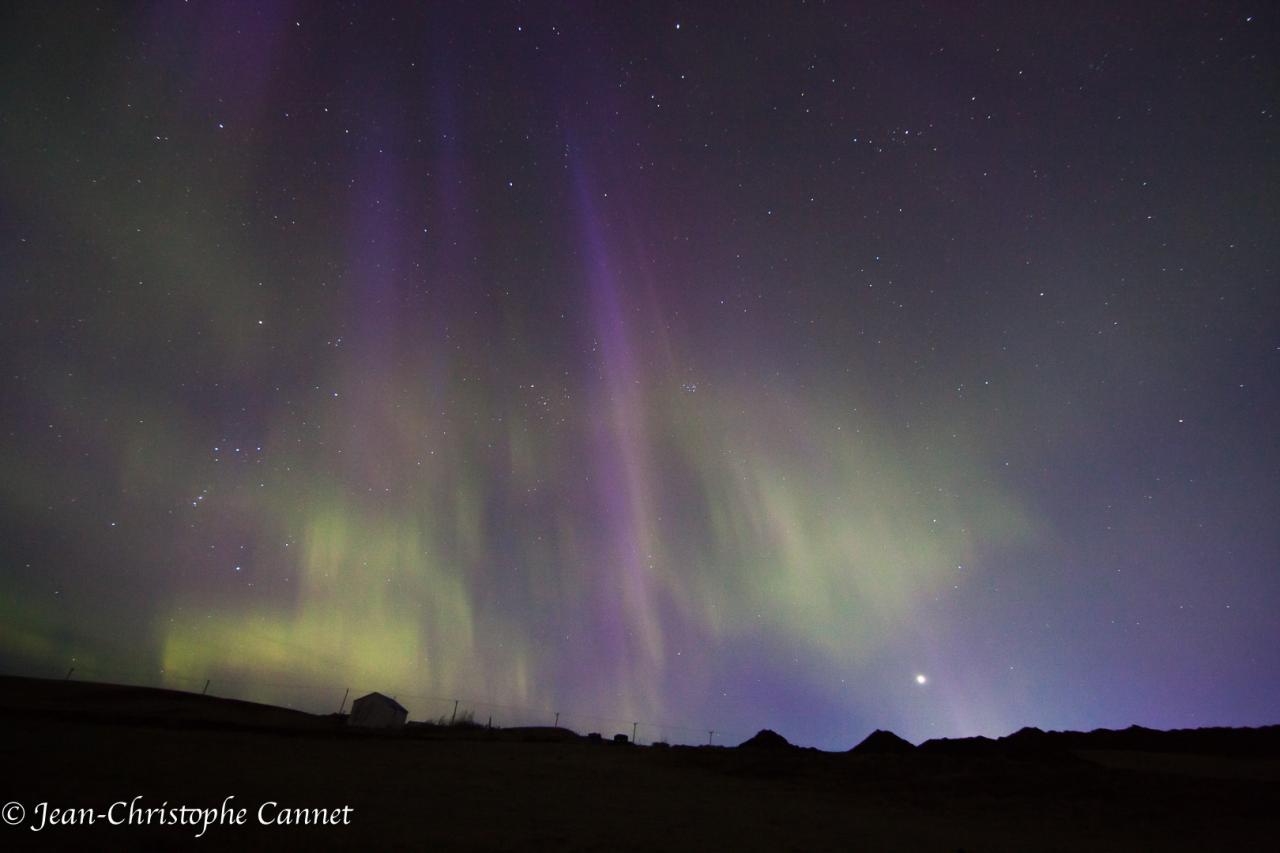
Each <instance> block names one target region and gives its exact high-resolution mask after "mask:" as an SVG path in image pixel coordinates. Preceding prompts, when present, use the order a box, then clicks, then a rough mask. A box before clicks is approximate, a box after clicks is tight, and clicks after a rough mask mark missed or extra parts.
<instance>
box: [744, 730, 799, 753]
mask: <svg viewBox="0 0 1280 853" xmlns="http://www.w3.org/2000/svg"><path fill="white" fill-rule="evenodd" d="M792 748H793V747H792V746H791V742H790V741H788V740H787V739H786V738H784V737H783V736H782V735H780V734H778V733H777V732H775V731H773V730H772V729H761V730H760V731H758V732H756V734H755V736H753V737H751V738H748V739H747V740H744V741H743V742H742V743H740V744H738V749H792Z"/></svg>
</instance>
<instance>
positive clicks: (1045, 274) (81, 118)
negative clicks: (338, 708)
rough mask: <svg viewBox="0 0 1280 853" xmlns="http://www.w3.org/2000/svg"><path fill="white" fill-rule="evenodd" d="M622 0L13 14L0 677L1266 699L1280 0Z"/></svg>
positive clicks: (1193, 707) (298, 696)
mask: <svg viewBox="0 0 1280 853" xmlns="http://www.w3.org/2000/svg"><path fill="white" fill-rule="evenodd" d="M635 6H636V8H632V9H629V10H623V9H619V8H614V7H613V4H606V5H602V6H598V7H586V6H581V7H580V6H578V5H554V4H552V5H547V6H545V7H533V6H525V5H521V4H493V5H488V4H471V5H468V6H466V7H465V8H464V7H449V8H440V9H435V10H433V11H428V10H424V9H420V8H418V4H404V5H401V4H394V3H392V4H381V5H377V4H375V5H372V6H369V7H362V8H347V7H346V6H323V7H322V6H313V5H310V4H303V3H247V2H246V3H218V4H200V3H193V4H177V3H172V4H170V3H156V4H141V5H137V6H125V7H120V8H118V9H114V10H106V11H102V10H97V11H90V10H87V9H70V8H68V9H62V10H59V9H50V8H35V9H28V10H25V11H21V12H11V13H9V14H10V17H11V18H12V19H13V20H11V21H10V23H9V25H7V26H6V27H5V28H4V35H3V36H2V37H0V38H3V41H4V49H3V51H0V68H3V75H4V80H5V83H6V85H5V86H4V87H2V89H0V99H2V100H3V103H2V107H3V109H0V127H2V128H3V133H2V134H0V155H2V156H0V194H2V197H3V201H2V202H0V236H2V238H3V240H2V248H0V269H2V270H3V276H4V282H3V294H2V295H0V309H2V312H3V313H2V314H0V322H2V323H3V330H4V336H3V341H2V342H0V361H2V362H3V368H4V369H3V375H2V376H0V383H2V386H3V392H2V393H3V405H2V406H0V429H2V430H3V435H4V440H3V444H0V534H2V535H3V541H4V543H5V546H4V551H5V553H4V556H3V558H2V559H3V565H2V566H0V668H2V669H3V670H4V671H7V672H20V673H23V674H41V675H56V676H61V675H63V674H64V673H65V671H66V670H67V669H68V668H70V667H72V666H75V667H77V670H78V672H79V673H80V677H84V678H94V677H97V678H103V679H106V680H132V681H135V682H138V683H148V684H168V685H172V686H180V687H183V686H189V685H190V684H192V683H194V684H196V686H197V687H198V685H199V683H200V682H202V681H203V680H204V679H206V678H208V679H210V680H211V681H212V682H213V683H215V684H220V685H232V684H234V685H237V687H236V688H235V690H232V689H231V688H229V687H228V688H226V692H227V694H229V695H242V696H246V697H248V698H261V699H268V700H271V701H288V702H291V703H296V704H301V705H303V706H304V707H314V708H315V709H317V710H331V708H329V707H328V706H329V705H335V704H336V697H334V698H332V701H331V696H330V693H331V692H332V691H329V690H328V688H329V687H333V689H334V690H336V691H337V694H336V695H339V696H340V695H341V693H342V690H343V689H344V688H345V687H346V686H352V685H354V686H356V687H357V688H367V689H370V690H373V689H376V690H382V691H383V692H387V693H395V694H398V695H402V696H406V697H452V696H460V697H464V698H467V699H472V700H484V701H487V702H490V703H492V704H493V706H494V707H499V708H507V709H521V710H519V711H514V710H513V711H512V712H511V714H510V715H509V718H510V719H514V718H515V717H520V718H521V719H522V720H523V719H524V718H525V717H530V715H531V713H532V712H531V711H530V710H529V709H553V710H554V709H567V711H566V713H567V714H569V713H570V712H578V713H579V715H580V716H586V715H595V716H597V717H605V718H609V719H611V720H641V721H673V722H678V723H680V724H681V725H687V726H688V727H689V731H690V732H692V734H687V733H685V732H684V730H677V729H675V728H671V729H670V730H669V731H667V730H662V729H661V727H657V726H654V727H652V728H651V729H650V730H649V731H648V734H647V737H649V738H653V737H658V736H666V737H671V738H673V739H681V740H683V739H690V740H694V739H699V738H702V739H705V735H698V734H697V732H699V731H701V730H704V729H705V730H710V729H717V730H720V731H728V732H742V733H746V734H750V733H751V732H754V731H755V730H756V729H758V728H762V727H766V726H767V727H769V728H773V729H775V730H778V731H780V732H781V733H783V734H784V735H786V736H787V737H788V738H790V739H791V740H793V741H797V742H801V743H807V744H813V745H819V746H824V747H831V748H847V747H848V746H851V745H853V744H854V743H856V742H857V741H859V740H861V738H862V737H863V736H865V734H866V733H868V732H869V731H870V730H872V729H874V728H887V729H892V730H894V731H896V732H898V733H899V734H901V735H903V736H905V737H908V738H909V739H912V740H920V739H923V738H926V737H931V736H953V735H966V734H975V733H984V734H988V735H999V734H1004V733H1007V732H1008V731H1012V730H1014V729H1016V728H1018V727H1020V726H1022V725H1039V726H1041V727H1042V728H1063V727H1072V728H1091V727H1094V726H1104V725H1105V726H1125V725H1128V724H1130V723H1140V724H1144V725H1150V726H1160V727H1168V726H1193V725H1216V724H1224V725H1232V724H1260V723H1271V722H1276V720H1275V718H1274V709H1275V708H1276V707H1277V703H1278V702H1280V688H1278V687H1277V685H1280V655H1277V652H1276V649H1277V648H1280V630H1277V619H1276V615H1275V614H1276V613H1277V612H1280V571H1277V569H1278V568H1280V538H1278V536H1277V532H1276V530H1277V526H1276V524H1275V519H1276V518H1277V517H1280V494H1278V491H1280V490H1278V489H1277V485H1276V484H1277V482H1278V480H1277V474H1280V470H1277V469H1278V468H1280V464H1278V461H1277V455H1276V448H1277V443H1276V440H1275V436H1276V434H1277V426H1280V425H1278V424H1277V416H1276V414H1277V395H1276V380H1275V377H1276V376H1277V375H1280V364H1278V363H1277V362H1278V361H1280V328H1278V324H1277V317H1278V316H1280V312H1277V308H1278V307H1280V306H1278V305H1277V302H1278V301H1280V300H1278V299H1277V284H1276V282H1277V261H1278V260H1280V257H1278V255H1280V250H1278V249H1277V245H1280V244H1277V242H1276V241H1275V239H1274V236H1275V234H1276V233H1277V232H1278V229H1277V226H1278V225H1280V221H1278V220H1280V211H1278V210H1277V207H1276V204H1275V197H1276V196H1275V190H1274V187H1275V180H1276V177H1277V175H1280V155H1278V154H1277V151H1280V147H1277V145H1276V127H1277V125H1276V122H1277V109H1278V106H1277V104H1276V101H1275V93H1276V87H1275V80H1276V79H1277V72H1278V71H1280V69H1278V68H1277V56H1280V52H1278V51H1277V50H1276V47H1277V41H1276V28H1275V22H1274V21H1273V20H1271V19H1269V18H1268V17H1267V16H1266V15H1263V14H1260V13H1256V12H1255V11H1252V10H1251V8H1249V7H1246V6H1234V5H1232V4H1227V5H1225V6H1224V5H1222V4H1203V5H1196V4H1192V5H1190V6H1187V7H1179V8H1178V9H1176V10H1170V9H1167V8H1158V7H1153V8H1152V9H1151V10H1150V13H1149V14H1148V12H1147V11H1144V10H1142V9H1140V8H1137V7H1135V8H1133V9H1130V10H1128V11H1117V10H1115V9H1113V8H1111V7H1109V6H1100V7H1099V8H1098V9H1097V10H1094V13H1093V14H1092V15H1091V13H1089V12H1087V11H1085V12H1080V13H1079V17H1078V18H1071V19H1068V18H1065V17H1063V16H1064V15H1065V12H1063V11H1062V10H1061V9H1057V8H1056V7H1054V6H1045V7H1043V8H1042V9H1040V10H1039V12H1037V10H1035V9H1032V8H1029V7H1028V8H1023V7H1019V8H1018V9H1017V10H1008V9H1006V10H1002V11H1001V12H1000V13H998V14H983V15H965V14H962V13H959V12H957V11H956V10H955V9H953V8H951V7H950V6H948V5H946V4H938V5H936V6H934V7H932V8H928V7H927V8H926V9H925V10H924V11H921V10H919V9H914V8H913V10H912V12H911V13H910V14H909V15H904V14H902V12H901V11H900V10H896V7H890V6H884V7H876V6H874V5H873V6H870V7H864V6H861V5H842V4H829V5H819V6H818V7H817V8H810V7H808V6H801V5H791V4H787V5H782V4H779V5H776V6H769V5H767V4H766V5H763V6H760V7H759V8H757V9H756V10H754V11H752V12H751V13H749V14H746V13H738V12H734V11H731V10H729V9H728V7H726V8H724V9H720V10H719V11H713V10H711V9H710V8H706V7H699V6H691V5H680V4H677V5H672V6H664V5H661V4H659V5H653V4H635ZM1263 11H1265V10H1263ZM285 685H308V686H309V689H310V688H312V687H314V688H317V690H316V691H313V692H310V693H308V692H306V691H301V692H299V690H292V688H289V689H286V687H285ZM319 688H324V689H319ZM405 704H406V705H408V706H409V707H410V711H411V712H412V713H413V715H414V716H420V717H426V716H436V715H439V714H440V713H443V712H444V711H446V710H447V708H443V707H441V706H440V705H439V704H438V702H435V701H434V700H432V701H427V700H426V699H423V700H422V701H420V702H418V704H417V706H415V704H414V702H413V701H406V703H405ZM568 722H570V724H573V721H572V720H569V721H568ZM579 727H581V728H589V727H590V726H589V725H588V724H587V723H585V722H584V723H582V724H581V725H580V726H579ZM618 730H620V731H622V730H625V729H621V728H620V729H618Z"/></svg>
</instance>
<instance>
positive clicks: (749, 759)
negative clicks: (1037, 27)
mask: <svg viewBox="0 0 1280 853" xmlns="http://www.w3.org/2000/svg"><path fill="white" fill-rule="evenodd" d="M1227 751H1234V752H1236V753H1237V754H1233V755H1221V754H1218V755H1215V754H1204V753H1199V752H1196V751H1194V750H1188V749H1187V748H1185V745H1184V746H1183V747H1179V751H1177V752H1152V751H1145V750H1132V749H1111V750H1094V749H1086V750H1070V751H1064V750H1057V749H1055V750H1038V751H1026V750H1024V751H1021V752H1017V751H1015V752H999V751H995V750H991V751H989V754H984V753H980V752H978V751H973V750H970V753H968V754H966V753H962V752H955V751H946V750H938V751H925V750H915V751H912V752H909V753H906V754H900V755H898V754H840V753H823V752H817V751H813V750H799V749H787V748H781V749H767V748H766V749H747V748H738V749H722V748H715V749H713V748H667V749H660V748H653V747H631V746H617V745H614V744H611V743H596V742H588V741H586V740H584V739H581V738H578V737H576V736H574V735H573V734H572V733H569V732H565V731H563V730H553V729H527V730H507V731H504V732H497V733H489V732H486V731H483V730H480V731H476V730H466V729H443V728H419V729H415V730H413V731H412V732H410V733H408V734H406V735H402V736H398V737H387V736H360V735H359V734H357V733H352V732H349V731H345V730H343V729H341V728H340V727H339V726H338V724H337V723H336V721H334V720H332V719H331V718H322V717H312V716H310V715H305V714H299V713H297V712H293V711H288V710H285V709H278V708H269V707H267V706H260V705H250V704H248V703H239V702H230V701H228V700H218V699H213V698H211V697H200V696H191V695H190V694H182V693H170V692H168V691H147V690H140V689H138V688H119V687H111V686H109V685H76V684H74V683H63V682H47V681H37V680H31V679H15V678H3V677H0V778H2V779H3V781H2V783H0V803H8V804H10V805H6V806H4V809H5V813H4V815H3V816H4V817H5V819H6V821H8V820H10V819H12V818H13V817H15V816H16V811H14V810H13V806H12V804H14V803H16V804H18V805H19V806H21V807H22V810H23V812H24V816H23V817H22V818H21V819H20V820H19V821H18V823H17V825H4V824H0V848H3V849H7V850H21V849H29V848H59V849H84V850H89V849H104V848H105V849H124V850H136V849H156V850H170V849H175V848H185V847H193V848H194V847H200V848H204V849H209V850H214V849H232V848H234V849H264V848H268V847H270V848H274V849H281V850H289V849H300V848H306V849H330V848H356V847H363V848H366V849H379V848H381V849H407V848H414V849H420V850H601V851H612V850H670V849H685V850H940V851H942V850H946V851H955V850H968V851H987V850H1019V851H1024V850H1221V849H1263V848H1266V849H1271V845H1272V844H1274V843H1275V841H1276V837H1277V830H1280V817H1277V815H1278V814H1280V758H1278V757H1277V756H1276V755H1275V754H1261V755H1258V754H1239V752H1240V751H1239V750H1227ZM228 796H234V799H233V800H232V801H231V805H232V807H233V808H244V809H247V812H246V815H245V825H243V826H235V825H228V824H225V823H223V824H214V825H211V826H210V827H209V828H208V829H207V831H206V832H205V834H204V836H203V837H202V838H199V839H196V838H195V837H194V836H195V834H196V832H198V831H200V827H198V826H194V827H193V826H159V827H150V828H137V827H132V828H131V827H127V826H111V825H109V823H108V821H107V811H108V809H109V808H110V806H111V804H112V803H115V802H117V801H130V800H132V799H133V798H134V797H141V798H142V799H141V800H140V801H138V802H139V805H141V806H143V807H160V806H161V805H162V804H166V803H167V804H168V806H170V807H173V806H178V805H188V806H198V807H201V808H217V807H218V806H219V805H220V804H222V803H223V801H224V800H225V799H226V798H227V797H228ZM270 802H276V803H279V804H280V806H281V807H283V808H293V807H304V808H308V809H311V808H328V809H341V808H342V807H344V806H349V807H350V811H349V813H348V814H349V823H348V825H345V826H344V825H340V824H339V825H331V826H301V827H299V826H279V825H266V826H264V825H261V824H260V823H259V820H258V814H257V813H258V808H259V806H260V805H261V804H263V803H270ZM42 803H47V804H48V806H49V808H50V809H52V808H60V809H62V808H73V809H88V810H92V811H93V812H95V813H96V814H98V815H100V817H97V818H96V819H95V822H94V824H93V825H86V824H85V823H83V820H84V817H83V815H82V814H78V815H76V816H77V817H78V818H80V820H81V821H82V822H80V823H78V824H77V825H58V826H46V827H45V828H43V829H41V830H39V831H33V830H32V829H31V826H33V825H38V824H39V822H40V820H41V817H40V816H41V813H42V811H41V809H42V807H41V805H40V804H42ZM278 813H279V812H278V809H277V808H276V807H271V806H269V807H268V808H267V817H268V818H271V817H274V816H276V815H278ZM44 814H46V815H47V814H48V812H44ZM125 814H126V811H125V809H124V807H118V808H117V810H116V815H117V816H124V815H125Z"/></svg>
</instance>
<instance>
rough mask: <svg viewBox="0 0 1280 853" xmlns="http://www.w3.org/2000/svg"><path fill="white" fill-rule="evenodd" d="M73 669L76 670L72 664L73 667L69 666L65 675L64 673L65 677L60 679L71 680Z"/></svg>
mask: <svg viewBox="0 0 1280 853" xmlns="http://www.w3.org/2000/svg"><path fill="white" fill-rule="evenodd" d="M75 671H76V668H75V667H74V666H73V667H71V669H69V670H67V675H66V677H65V678H63V679H62V680H63V681H70V680H71V673H73V672H75Z"/></svg>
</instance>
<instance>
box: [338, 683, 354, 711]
mask: <svg viewBox="0 0 1280 853" xmlns="http://www.w3.org/2000/svg"><path fill="white" fill-rule="evenodd" d="M350 695H351V688H350V687H348V688H347V690H346V692H345V693H343V694H342V702H341V703H340V704H339V705H338V713H339V714H341V713H342V709H343V708H345V707H347V697H348V696H350Z"/></svg>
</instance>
